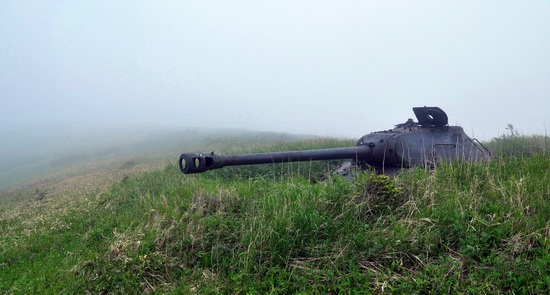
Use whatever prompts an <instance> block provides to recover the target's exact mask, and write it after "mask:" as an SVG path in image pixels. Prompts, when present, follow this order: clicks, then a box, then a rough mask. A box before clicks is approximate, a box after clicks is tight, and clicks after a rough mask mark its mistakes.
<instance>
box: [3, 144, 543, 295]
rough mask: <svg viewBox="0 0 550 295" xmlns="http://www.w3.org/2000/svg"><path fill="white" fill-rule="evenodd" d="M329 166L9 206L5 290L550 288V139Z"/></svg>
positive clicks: (167, 182) (118, 188) (205, 177)
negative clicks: (427, 157)
mask: <svg viewBox="0 0 550 295" xmlns="http://www.w3.org/2000/svg"><path fill="white" fill-rule="evenodd" d="M349 145H350V142H348V141H338V140H312V141H308V142H301V143H294V144H292V145H284V146H280V145H279V146H277V145H274V146H271V148H272V149H273V150H279V149H280V150H282V149H294V148H299V149H302V148H324V147H333V146H349ZM255 149H256V147H253V146H251V147H250V148H248V149H246V150H244V151H243V152H251V151H255ZM263 151H265V150H263ZM325 168H326V166H324V165H323V164H319V165H317V164H311V163H306V164H303V165H302V164H301V165H297V164H295V163H293V164H283V165H263V166H261V167H260V168H244V169H241V170H230V172H224V171H225V170H220V171H217V172H214V171H212V172H214V173H211V172H209V173H207V174H202V175H191V176H188V175H182V174H181V173H180V172H179V171H178V169H177V167H176V166H175V165H168V166H167V167H165V168H164V169H163V170H159V171H154V172H149V173H145V174H142V175H139V176H133V177H129V178H128V179H125V180H124V181H121V182H119V183H117V184H115V185H114V186H112V187H111V188H110V189H109V190H108V191H106V192H103V193H99V194H93V195H89V196H87V199H85V200H83V201H79V202H75V203H74V204H67V206H66V207H67V210H53V211H52V210H51V208H50V206H49V205H48V203H45V202H37V201H28V203H27V204H26V206H23V207H24V208H19V207H18V210H26V211H25V212H23V213H17V214H16V212H12V211H13V210H12V211H10V210H8V209H3V211H1V212H0V213H2V215H1V216H2V218H1V219H0V228H1V231H2V233H3V234H2V237H1V238H0V291H2V292H5V293H85V292H90V293H175V294H181V293H183V294H189V293H191V294H192V293H199V294H203V293H206V294H209V293H237V294H243V293H247V294H248V293H251V294H253V293H259V294H263V293H274V294H287V293H307V294H310V293H321V294H326V293H367V294H369V293H407V294H409V293H469V294H480V293H482V294H483V293H515V294H548V293H549V292H550V251H549V250H550V221H549V218H548V217H549V216H550V202H549V199H550V173H549V172H550V156H549V155H548V154H546V153H544V152H539V153H531V154H530V155H529V156H527V155H509V154H508V155H504V154H502V155H499V157H498V158H497V159H496V160H495V161H492V162H490V163H480V164H472V163H452V164H450V165H444V166H440V167H438V168H437V169H436V170H435V171H429V170H423V169H410V170H406V171H404V172H403V173H401V174H400V175H398V176H396V177H391V178H390V177H387V176H383V175H377V174H374V173H371V172H366V173H363V174H360V175H358V176H357V177H356V181H355V182H354V183H350V182H347V181H345V180H343V179H341V178H338V177H334V178H331V179H329V180H328V181H326V182H321V183H316V184H311V182H310V179H309V178H310V177H312V176H316V175H318V174H319V173H322V171H323V170H324V169H325ZM255 169H259V170H255ZM52 202H53V201H52Z"/></svg>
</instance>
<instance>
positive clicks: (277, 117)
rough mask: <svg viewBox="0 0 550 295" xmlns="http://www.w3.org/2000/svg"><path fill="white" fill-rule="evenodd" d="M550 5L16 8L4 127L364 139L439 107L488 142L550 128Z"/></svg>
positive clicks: (7, 24)
mask: <svg viewBox="0 0 550 295" xmlns="http://www.w3.org/2000/svg"><path fill="white" fill-rule="evenodd" d="M549 52H550V2H549V1H544V0H541V1H82V0H79V1H21V0H14V1H11V0H4V1H2V8H1V9H0V126H1V127H0V128H2V129H4V130H24V128H27V127H29V126H30V127H32V126H36V125H45V124H46V125H47V124H55V125H56V126H64V125H66V126H83V127H82V128H86V127H104V126H110V127H135V128H138V127H141V126H158V127H164V126H174V127H182V128H183V127H202V126H207V127H228V128H244V129H253V130H261V131H287V132H294V133H307V134H317V135H328V136H338V137H359V136H361V135H363V134H367V133H369V132H371V131H376V130H383V129H389V128H391V127H393V125H395V124H397V123H401V122H404V121H406V119H407V118H409V117H413V116H414V115H413V113H412V110H411V108H412V107H414V106H424V105H427V106H439V107H441V108H443V109H444V110H445V111H446V112H447V114H448V116H449V123H450V124H451V125H454V124H460V125H462V126H463V127H464V129H465V131H466V132H467V133H468V134H470V135H474V136H476V137H478V138H481V139H491V138H492V137H495V136H498V135H499V134H502V133H504V132H505V131H506V130H505V127H506V125H507V124H508V123H512V124H513V125H514V126H515V127H516V129H518V130H519V131H520V132H522V133H525V134H545V132H546V130H545V129H546V128H550V115H549V109H550V54H549Z"/></svg>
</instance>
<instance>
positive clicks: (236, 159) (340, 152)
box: [179, 146, 369, 174]
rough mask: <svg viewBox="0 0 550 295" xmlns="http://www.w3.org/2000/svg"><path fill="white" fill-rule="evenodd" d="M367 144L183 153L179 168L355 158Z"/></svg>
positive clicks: (185, 170)
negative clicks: (220, 153) (251, 152)
mask: <svg viewBox="0 0 550 295" xmlns="http://www.w3.org/2000/svg"><path fill="white" fill-rule="evenodd" d="M368 152H369V148H368V147H367V146H356V147H350V148H333V149H318V150H304V151H287V152H273V153H257V154H241V155H218V154H214V153H213V152H212V153H183V154H181V156H180V158H179V168H180V170H181V172H183V173H184V174H191V173H202V172H205V171H208V170H213V169H218V168H223V167H226V166H240V165H254V164H270V163H286V162H303V161H320V160H340V159H355V160H361V159H364V158H366V157H367V153H368Z"/></svg>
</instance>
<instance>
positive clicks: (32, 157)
mask: <svg viewBox="0 0 550 295" xmlns="http://www.w3.org/2000/svg"><path fill="white" fill-rule="evenodd" d="M58 130H59V129H58V128H53V127H52V128H43V129H38V128H36V129H32V130H27V131H25V132H23V133H22V134H19V133H17V132H12V133H11V134H7V133H6V134H3V135H1V137H2V138H4V139H6V140H5V141H3V142H5V143H6V144H4V143H3V144H2V145H1V146H0V167H2V170H1V171H0V191H2V190H5V189H7V188H9V187H13V186H17V185H24V184H25V183H28V182H29V181H31V182H32V181H33V180H35V181H38V180H39V179H43V178H51V177H52V176H53V175H57V174H58V173H59V172H60V171H63V170H66V169H69V168H74V167H76V166H82V167H84V166H86V165H88V164H90V163H95V164H97V165H100V166H101V164H103V165H106V164H108V163H111V162H116V161H127V160H129V159H135V161H152V160H155V159H156V161H160V160H172V159H177V157H178V156H179V153H181V152H184V151H190V150H200V149H207V150H217V151H219V150H220V149H223V148H225V149H227V148H228V147H231V146H232V145H247V146H251V145H269V144H274V143H282V142H293V141H297V140H300V139H305V138H311V137H312V136H307V135H291V134H283V133H273V132H255V131H246V130H215V129H204V130H192V129H185V130H176V129H139V130H133V129H132V130H122V129H119V130H115V129H112V130H107V129H93V130H80V129H71V130H67V129H64V131H63V132H59V131H58ZM72 170H74V169H72ZM71 173H72V172H71Z"/></svg>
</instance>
